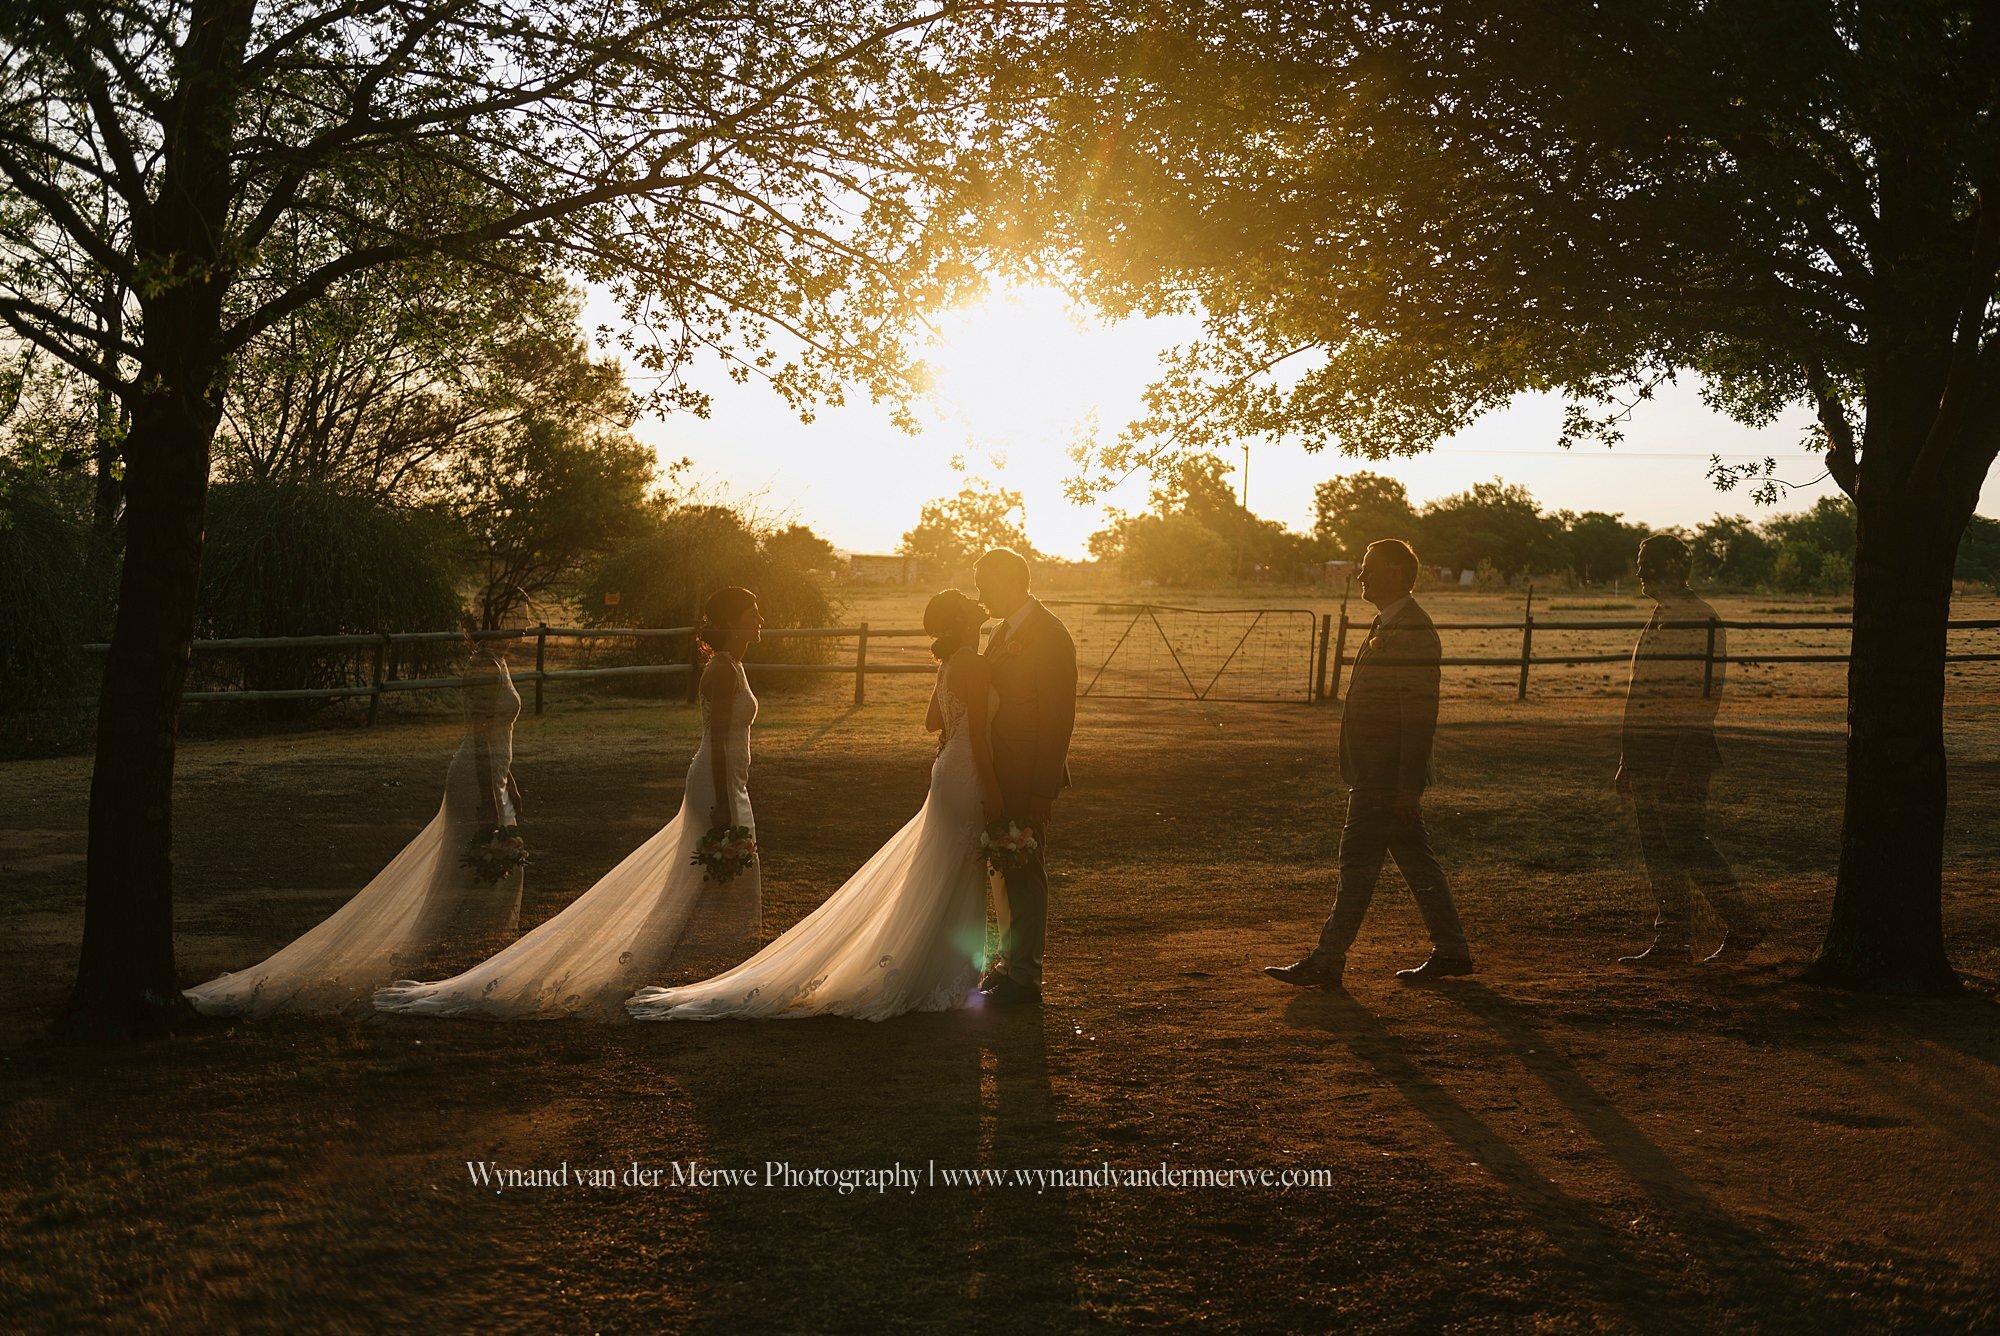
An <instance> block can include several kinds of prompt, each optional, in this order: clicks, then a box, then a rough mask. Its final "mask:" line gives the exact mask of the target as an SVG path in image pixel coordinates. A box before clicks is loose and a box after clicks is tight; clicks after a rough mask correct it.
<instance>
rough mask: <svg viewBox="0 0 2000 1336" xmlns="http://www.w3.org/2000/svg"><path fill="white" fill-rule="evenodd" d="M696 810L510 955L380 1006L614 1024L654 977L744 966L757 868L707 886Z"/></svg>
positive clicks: (751, 942)
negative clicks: (699, 862) (590, 1018)
mask: <svg viewBox="0 0 2000 1336" xmlns="http://www.w3.org/2000/svg"><path fill="white" fill-rule="evenodd" d="M689 807H690V805H689V804H686V803H683V805H682V807H681V811H680V814H679V815H678V816H676V817H675V818H674V819H673V820H672V821H671V822H669V823H668V824H667V825H666V826H664V827H663V828H661V829H660V830H659V831H658V832H657V833H655V834H654V835H653V836H652V837H651V838H650V839H648V840H647V841H646V842H645V843H644V844H642V845H640V846H639V847H638V848H636V849H634V850H633V851H632V852H631V853H629V854H627V855H626V856H625V858H624V860H623V861H622V862H620V863H619V864H618V866H616V867H614V868H612V869H611V871H609V872H607V873H605V874H604V876H603V877H601V878H599V879H598V882H597V884H596V885H595V886H592V887H591V888H590V889H589V890H588V891H585V892H584V893H583V894H582V895H581V896H579V897H578V898H577V899H576V900H575V901H574V902H573V903H571V904H570V906H569V907H568V908H567V909H565V910H563V911H562V912H561V913H560V914H557V915H556V916H555V917H554V918H552V919H550V920H549V921H548V922H546V923H544V924H542V925H541V926H540V927H538V928H536V929H534V930H533V931H532V932H529V933H528V934H527V935H525V936H524V937H522V938H521V939H520V940H519V941H517V942H515V943H514V944H513V945H512V946H510V947H507V948H506V949H505V950H503V951H501V952H500V953H499V954H498V955H495V956H493V957H492V958H491V959H489V960H487V961H485V962H483V963H481V964H479V965H476V966H474V967H473V968H471V969H469V970H467V971H466V972H465V973H463V974H460V975H458V976H457V977H456V978H451V979H445V980H443V981H441V982H437V983H418V982H415V981H407V980H406V981H403V982H399V983H396V984H395V985H393V986H391V987H388V988H384V989H382V990H381V991H380V992H378V993H377V994H376V995H375V1005H376V1007H378V1008H379V1009H381V1010H383V1011H395V1012H408V1013H412V1014H417V1015H427V1016H488V1017H493V1018H497V1019H531V1018H534V1019H547V1018H553V1017H558V1016H568V1015H574V1014H577V1013H598V1014H601V1015H603V1016H607V1017H611V1016H616V1015H617V1012H618V1007H619V1004H620V1003H622V1002H623V1001H624V1000H625V998H626V997H628V996H630V995H631V992H632V990H633V989H634V988H636V987H638V986H639V984H640V983H642V982H644V981H645V980H647V979H650V978H657V977H659V975H660V974H661V973H663V972H674V971H677V970H685V969H690V968H693V969H699V968H702V967H703V965H704V964H706V965H707V966H708V967H714V966H716V965H718V964H719V963H721V962H723V961H725V960H727V961H734V960H741V959H742V958H743V956H744V954H745V953H746V952H747V951H749V950H750V949H751V948H752V947H754V946H755V944H756V943H757V941H758V936H759V930H760V927H761V922H760V919H761V914H760V906H761V902H762V897H761V894H760V890H759V886H758V882H757V869H756V867H755V865H754V864H753V865H752V866H751V867H750V868H749V869H747V870H746V871H744V872H742V873H740V874H738V875H737V876H736V877H735V878H734V879H732V880H731V881H729V882H728V883H726V884H724V885H720V886H718V885H715V884H714V883H711V882H706V881H704V880H703V879H702V870H701V868H699V867H697V866H695V865H694V861H693V860H694V850H695V844H696V842H697V841H698V840H699V839H700V838H701V832H702V830H703V824H702V820H701V818H700V817H699V816H697V815H696V814H695V813H693V812H691V811H690V810H689Z"/></svg>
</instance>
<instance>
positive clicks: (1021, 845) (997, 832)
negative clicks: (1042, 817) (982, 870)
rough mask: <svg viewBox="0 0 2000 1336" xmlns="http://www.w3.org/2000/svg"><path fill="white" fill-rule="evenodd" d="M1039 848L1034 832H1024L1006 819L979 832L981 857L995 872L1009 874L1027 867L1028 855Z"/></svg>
mask: <svg viewBox="0 0 2000 1336" xmlns="http://www.w3.org/2000/svg"><path fill="white" fill-rule="evenodd" d="M1039 847H1040V846H1039V845H1038V844H1037V842H1036V840H1035V832H1034V831H1032V830H1023V829H1022V828H1021V827H1020V826H1018V825H1016V824H1015V823H1014V822H1012V821H1009V820H1007V819H1006V818H1004V817H1003V818H1001V819H1000V820H998V821H995V822H993V823H992V824H991V825H989V826H987V827H986V829H985V830H982V831H980V832H979V856H980V857H981V858H983V859H985V860H986V866H987V867H989V868H991V869H993V870H994V871H995V872H999V873H1007V872H1012V871H1015V870H1017V869H1020V868H1024V867H1026V866H1027V865H1028V855H1030V854H1032V853H1034V852H1035V850H1036V849H1037V848H1039Z"/></svg>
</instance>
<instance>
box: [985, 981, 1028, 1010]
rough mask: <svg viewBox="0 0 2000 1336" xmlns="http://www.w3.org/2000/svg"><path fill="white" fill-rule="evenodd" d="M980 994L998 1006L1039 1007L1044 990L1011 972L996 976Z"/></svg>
mask: <svg viewBox="0 0 2000 1336" xmlns="http://www.w3.org/2000/svg"><path fill="white" fill-rule="evenodd" d="M979 992H980V996H982V997H984V998H985V999H986V1000H987V1002H989V1003H990V1004H992V1005H993V1006H996V1007H1038V1006H1040V1005H1041V1004H1042V990H1041V989H1040V988H1038V987H1036V986H1035V985H1034V984H1028V983H1022V982H1021V981H1020V980H1019V979H1016V978H1015V977H1014V976H1012V975H1011V974H1001V975H996V976H994V979H993V982H992V983H990V984H988V985H987V986H986V987H984V988H982V989H980V990H979Z"/></svg>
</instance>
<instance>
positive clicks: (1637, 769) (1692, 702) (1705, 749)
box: [1618, 593, 1728, 779]
mask: <svg viewBox="0 0 2000 1336" xmlns="http://www.w3.org/2000/svg"><path fill="white" fill-rule="evenodd" d="M1714 619H1715V609H1714V608H1711V607H1710V606H1709V605H1708V604H1707V603H1704V602H1703V601H1702V600H1701V599H1698V598H1696V597H1695V596H1694V595H1693V594H1692V593H1681V594H1677V595H1670V596H1668V597H1667V598H1665V599H1662V600H1661V601H1660V606H1659V607H1657V608H1655V609H1653V615H1652V617H1651V618H1649V619H1648V620H1647V622H1646V628H1645V630H1643V631H1641V632H1639V643H1638V644H1637V645H1635V646H1634V647H1633V649H1632V679H1631V683H1630V684H1629V685H1628V686H1627V687H1626V688H1625V727H1624V732H1623V736H1622V738H1621V742H1622V744H1623V746H1622V751H1621V754H1620V756H1619V758H1618V763H1619V764H1620V765H1621V766H1623V767H1624V768H1625V773H1626V774H1627V775H1628V776H1630V777H1631V778H1634V779H1669V778H1686V779H1702V778H1706V777H1707V776H1708V775H1709V774H1710V773H1711V772H1713V771H1714V770H1715V769H1717V768H1718V767H1719V766H1721V764H1722V752H1721V750H1720V749H1719V748H1717V747H1716V745H1715V710H1716V706H1717V705H1719V704H1720V703H1721V695H1722V664H1720V663H1717V664H1716V665H1715V672H1714V677H1713V691H1712V693H1711V694H1710V695H1708V696H1703V695H1702V691H1701V689H1702V682H1703V680H1704V679H1705V678H1706V677H1707V676H1708V674H1707V671H1706V669H1705V668H1704V666H1703V664H1702V662H1701V658H1700V656H1701V655H1703V654H1705V653H1706V652H1707V650H1708V626H1707V623H1709V622H1711V621H1713V620H1714ZM1723 635H1724V633H1723V631H1722V629H1721V628H1720V627H1718V628H1716V632H1715V653H1716V657H1717V658H1718V659H1719V658H1721V657H1722V656H1723V655H1725V654H1727V653H1728V643H1727V641H1725V640H1724V638H1723ZM1691 655H1692V656H1694V657H1689V656H1691Z"/></svg>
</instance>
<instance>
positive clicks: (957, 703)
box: [938, 650, 1000, 746]
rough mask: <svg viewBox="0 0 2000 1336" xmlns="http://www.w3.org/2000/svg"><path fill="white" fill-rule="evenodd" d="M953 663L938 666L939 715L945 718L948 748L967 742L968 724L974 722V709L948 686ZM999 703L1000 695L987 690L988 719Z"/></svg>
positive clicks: (953, 659) (956, 656) (969, 652)
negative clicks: (956, 743)
mask: <svg viewBox="0 0 2000 1336" xmlns="http://www.w3.org/2000/svg"><path fill="white" fill-rule="evenodd" d="M958 654H972V650H960V652H958ZM958 654H954V656H952V662H956V660H958ZM952 662H944V664H940V666H938V714H942V716H944V744H946V746H952V744H954V742H962V740H966V724H968V722H970V720H972V708H970V706H968V704H966V702H964V698H962V696H960V694H958V692H954V690H952V688H950V686H948V682H950V670H952ZM998 702H1000V694H998V692H994V690H992V688H988V690H986V718H992V712H994V706H996V704H998Z"/></svg>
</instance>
